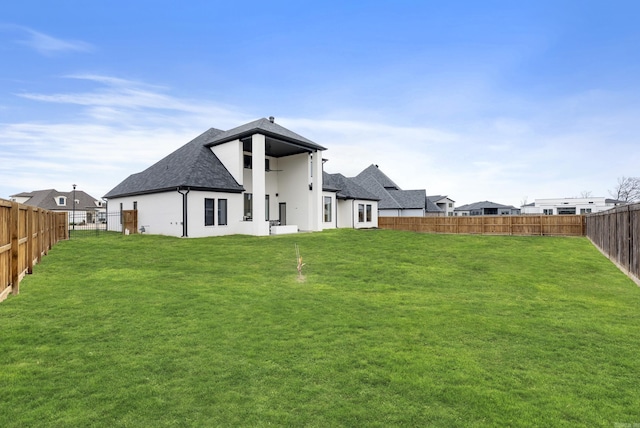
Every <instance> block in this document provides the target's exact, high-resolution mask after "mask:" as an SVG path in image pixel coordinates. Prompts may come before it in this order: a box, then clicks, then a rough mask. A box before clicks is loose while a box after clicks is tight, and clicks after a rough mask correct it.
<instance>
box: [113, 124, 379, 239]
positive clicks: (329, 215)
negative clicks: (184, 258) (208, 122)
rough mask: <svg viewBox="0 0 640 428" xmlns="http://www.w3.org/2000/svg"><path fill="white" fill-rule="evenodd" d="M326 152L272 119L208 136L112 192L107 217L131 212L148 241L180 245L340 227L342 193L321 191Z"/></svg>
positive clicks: (213, 131)
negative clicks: (156, 237) (158, 237)
mask: <svg viewBox="0 0 640 428" xmlns="http://www.w3.org/2000/svg"><path fill="white" fill-rule="evenodd" d="M324 150H326V149H325V148H324V147H322V146H320V145H318V144H316V143H314V142H313V141H311V140H309V139H307V138H305V137H303V136H301V135H298V134H296V133H295V132H292V131H290V130H288V129H286V128H284V127H282V126H280V125H278V124H276V123H275V121H274V119H273V117H270V118H269V119H264V118H263V119H259V120H256V121H253V122H250V123H247V124H245V125H242V126H239V127H237V128H234V129H231V130H228V131H222V130H219V129H214V128H211V129H209V130H208V131H206V132H204V133H203V134H201V135H200V136H198V137H196V138H195V139H194V140H192V141H190V142H189V143H187V144H185V145H184V146H182V147H180V148H179V149H178V150H176V151H175V152H173V153H171V154H170V155H168V156H167V157H165V158H164V159H161V160H160V161H158V162H157V163H156V164H154V165H152V166H150V167H149V168H147V169H146V170H144V171H142V172H140V173H138V174H133V175H131V176H129V177H128V178H127V179H125V180H124V181H123V182H121V183H120V184H118V185H117V186H116V187H115V188H113V189H112V190H111V191H109V192H108V193H107V194H106V195H105V198H106V199H108V211H109V212H110V213H111V212H121V211H122V210H132V209H136V210H137V211H138V226H139V227H144V229H145V230H146V231H147V232H148V233H153V234H162V235H172V236H182V237H202V236H219V235H231V234H247V235H256V236H263V235H269V234H279V233H293V232H297V231H320V230H323V229H328V228H335V227H340V226H339V223H338V220H337V219H339V216H338V215H334V213H338V211H334V209H335V210H338V208H339V205H341V204H340V203H336V202H337V201H339V197H338V192H339V191H341V190H342V189H339V188H335V189H334V188H331V189H327V190H324V189H323V170H322V165H323V159H322V152H323V151H324ZM371 204H372V206H375V207H376V209H377V201H371ZM334 207H335V208H334ZM365 219H366V216H365ZM356 223H357V222H356ZM362 223H367V224H368V227H377V217H376V218H375V219H374V218H372V219H371V222H366V221H364V222H362ZM117 227H118V226H116V229H117ZM354 227H355V226H354Z"/></svg>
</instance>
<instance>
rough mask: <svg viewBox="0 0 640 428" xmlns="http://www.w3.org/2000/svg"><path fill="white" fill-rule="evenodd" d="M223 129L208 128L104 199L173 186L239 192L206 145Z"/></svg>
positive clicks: (135, 175)
mask: <svg viewBox="0 0 640 428" xmlns="http://www.w3.org/2000/svg"><path fill="white" fill-rule="evenodd" d="M222 132H223V131H221V130H219V129H215V128H211V129H209V130H207V131H205V132H204V133H202V134H201V135H199V136H198V137H196V138H194V139H193V140H191V141H190V142H189V143H187V144H185V145H184V146H182V147H180V148H179V149H178V150H176V151H175V152H173V153H171V154H170V155H168V156H166V157H165V158H163V159H161V160H160V161H158V162H157V163H155V164H154V165H152V166H150V167H149V168H147V169H145V170H144V171H142V172H140V173H137V174H133V175H130V176H129V177H128V178H127V179H125V180H124V181H123V182H122V183H120V184H118V185H117V186H116V187H114V188H113V189H112V190H111V191H109V192H108V193H107V194H106V195H105V198H115V197H122V196H132V195H142V194H148V193H158V192H164V191H168V190H172V189H178V188H181V189H187V188H189V189H192V190H212V191H220V192H232V193H240V192H242V191H243V190H244V188H243V187H242V186H241V185H240V184H238V182H237V181H236V180H235V179H234V178H233V176H232V175H231V174H230V173H229V171H228V170H227V168H226V167H225V166H224V165H223V164H222V162H220V159H218V157H217V156H216V155H215V154H214V153H213V152H212V151H211V149H209V148H207V146H206V145H207V144H208V143H210V142H211V141H213V139H214V138H215V137H216V136H218V135H220V134H221V133H222Z"/></svg>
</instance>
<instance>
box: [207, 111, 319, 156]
mask: <svg viewBox="0 0 640 428" xmlns="http://www.w3.org/2000/svg"><path fill="white" fill-rule="evenodd" d="M254 134H262V135H264V136H266V137H267V138H268V139H273V140H278V141H284V142H286V143H289V144H293V145H296V146H300V147H302V148H305V149H310V150H326V148H324V147H322V146H321V145H319V144H316V143H314V142H313V141H311V140H309V139H308V138H305V137H303V136H302V135H299V134H296V133H295V132H293V131H290V130H288V129H287V128H285V127H283V126H280V125H278V124H277V123H275V122H272V121H271V120H269V119H265V118H262V119H258V120H254V121H253V122H249V123H247V124H244V125H240V126H238V127H236V128H233V129H230V130H228V131H224V132H221V133H220V134H218V135H216V137H215V138H213V139H212V140H211V141H210V142H208V143H207V147H211V146H215V145H218V144H223V143H227V142H229V141H233V140H242V139H244V138H246V137H250V136H252V135H254Z"/></svg>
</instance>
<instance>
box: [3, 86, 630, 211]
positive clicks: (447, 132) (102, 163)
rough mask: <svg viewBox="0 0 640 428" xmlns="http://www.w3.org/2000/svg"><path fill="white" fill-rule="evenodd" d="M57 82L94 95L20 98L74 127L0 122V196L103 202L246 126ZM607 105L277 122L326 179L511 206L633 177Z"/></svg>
mask: <svg viewBox="0 0 640 428" xmlns="http://www.w3.org/2000/svg"><path fill="white" fill-rule="evenodd" d="M66 78H69V79H74V80H82V81H85V82H90V83H94V84H95V88H93V89H89V90H84V91H78V92H68V93H57V94H41V93H25V94H21V96H22V97H23V98H25V99H29V100H32V101H34V102H38V103H53V104H64V105H66V106H70V107H72V108H74V107H75V108H76V109H77V112H76V113H75V114H74V119H73V120H71V119H69V120H66V121H62V122H57V123H48V122H34V121H31V122H21V123H10V124H0V146H1V147H2V148H3V150H1V151H0V196H4V197H7V196H8V195H9V194H11V193H17V192H21V191H27V190H35V189H42V188H51V187H56V188H59V189H60V190H65V189H67V190H68V189H69V188H70V185H71V183H77V184H78V185H79V186H81V188H82V190H85V191H87V192H88V193H90V194H92V195H94V196H96V197H98V196H102V195H104V194H105V193H106V192H107V191H109V190H110V189H111V188H113V187H114V186H115V185H117V184H118V183H119V182H120V181H121V180H123V179H124V178H126V177H127V176H128V175H129V174H132V173H136V172H140V171H142V170H143V169H145V168H147V167H148V166H150V165H152V164H153V163H154V162H156V161H157V160H159V159H160V158H162V157H164V156H166V155H167V154H169V153H170V152H172V151H173V150H175V149H177V148H179V147H180V146H182V145H183V144H185V143H187V142H188V141H190V140H191V139H192V138H194V137H196V136H197V135H198V134H200V133H201V132H203V131H205V130H206V129H208V128H210V127H216V128H220V129H229V128H232V127H235V126H238V125H240V124H243V123H246V122H247V121H249V120H253V119H256V117H252V116H249V115H248V114H247V113H245V112H243V111H242V110H241V109H239V108H236V107H233V106H225V105H219V104H216V103H213V102H209V101H207V100H201V99H185V98H180V97H176V96H174V95H172V94H171V89H170V88H165V87H161V86H155V85H149V84H146V83H144V82H138V81H134V80H128V79H122V78H116V77H111V76H104V75H96V74H75V75H69V76H66ZM499 101H500V100H496V103H498V102H499ZM616 103H618V104H619V103H620V99H618V98H616V97H615V96H613V95H611V94H606V95H603V94H601V93H596V92H593V93H590V94H588V95H585V96H580V95H576V96H572V97H568V98H567V99H565V100H556V101H554V102H547V104H542V103H541V104H539V105H537V106H532V107H531V109H529V110H527V112H525V114H522V113H520V114H518V115H516V114H515V113H514V114H508V113H506V112H505V111H502V112H500V114H499V115H498V114H497V115H495V116H494V117H487V118H485V119H478V118H476V119H475V120H474V121H473V122H465V121H457V122H456V121H454V120H450V121H448V122H447V125H446V126H445V125H442V126H427V125H407V124H406V123H405V124H396V123H394V122H392V121H393V119H389V120H388V121H387V120H385V119H384V117H385V116H384V115H380V114H378V115H371V116H370V117H374V118H375V119H371V120H370V119H366V117H367V116H368V115H367V114H366V113H365V112H363V111H356V112H355V113H353V114H344V111H345V110H342V111H341V114H340V115H338V114H335V113H334V114H327V115H326V116H325V118H308V117H304V116H303V115H300V116H292V115H289V116H282V117H278V118H276V122H277V123H279V124H281V125H283V126H285V127H287V128H289V129H291V130H292V131H295V132H297V133H299V134H301V135H304V136H305V137H307V138H309V139H311V140H313V141H315V142H317V143H318V144H321V145H323V146H325V147H327V148H328V151H327V152H326V153H325V157H326V158H328V159H329V162H328V163H327V164H326V165H325V169H326V170H327V171H328V172H340V173H342V174H344V175H346V176H354V175H356V174H357V173H359V172H360V171H361V170H363V169H364V168H366V167H367V166H369V165H370V164H378V165H379V166H380V168H381V169H382V171H384V172H385V173H386V174H387V175H388V176H389V177H390V178H392V179H393V180H394V181H395V182H396V183H398V185H400V186H401V187H402V188H404V189H420V188H425V189H426V190H427V193H428V194H447V195H449V196H450V197H452V198H453V199H454V200H456V202H457V204H458V205H461V204H465V203H471V202H475V201H479V200H492V201H494V202H498V203H503V204H510V205H516V206H517V205H519V204H520V202H521V201H522V200H523V199H524V198H525V197H526V198H528V200H529V201H532V200H533V199H535V198H543V197H564V196H577V195H578V194H579V193H580V192H581V191H592V192H593V194H594V195H596V196H607V189H608V188H610V187H612V186H613V185H614V184H615V180H616V178H617V177H618V176H621V175H634V174H636V173H635V171H637V164H638V161H639V159H638V157H639V156H640V154H639V152H640V151H638V150H637V143H636V139H635V138H636V137H635V136H636V135H637V134H638V132H640V125H638V124H636V120H635V118H636V117H637V115H636V113H637V111H636V110H634V109H633V108H629V105H627V104H625V105H624V109H620V108H617V107H616ZM353 118H359V119H353ZM362 118H365V119H362ZM618 151H624V152H623V153H620V152H618ZM636 175H637V174H636Z"/></svg>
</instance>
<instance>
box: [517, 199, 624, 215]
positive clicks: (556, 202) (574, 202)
mask: <svg viewBox="0 0 640 428" xmlns="http://www.w3.org/2000/svg"><path fill="white" fill-rule="evenodd" d="M534 204H535V206H533V207H531V206H528V207H523V208H524V209H523V212H524V213H525V214H543V213H544V210H553V215H557V214H558V208H575V209H576V214H580V213H581V212H580V211H581V210H585V212H586V211H587V210H591V213H597V212H601V211H606V210H609V209H611V208H613V207H614V206H615V205H613V204H607V202H606V198H603V197H596V198H548V199H536V200H535V201H534Z"/></svg>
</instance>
